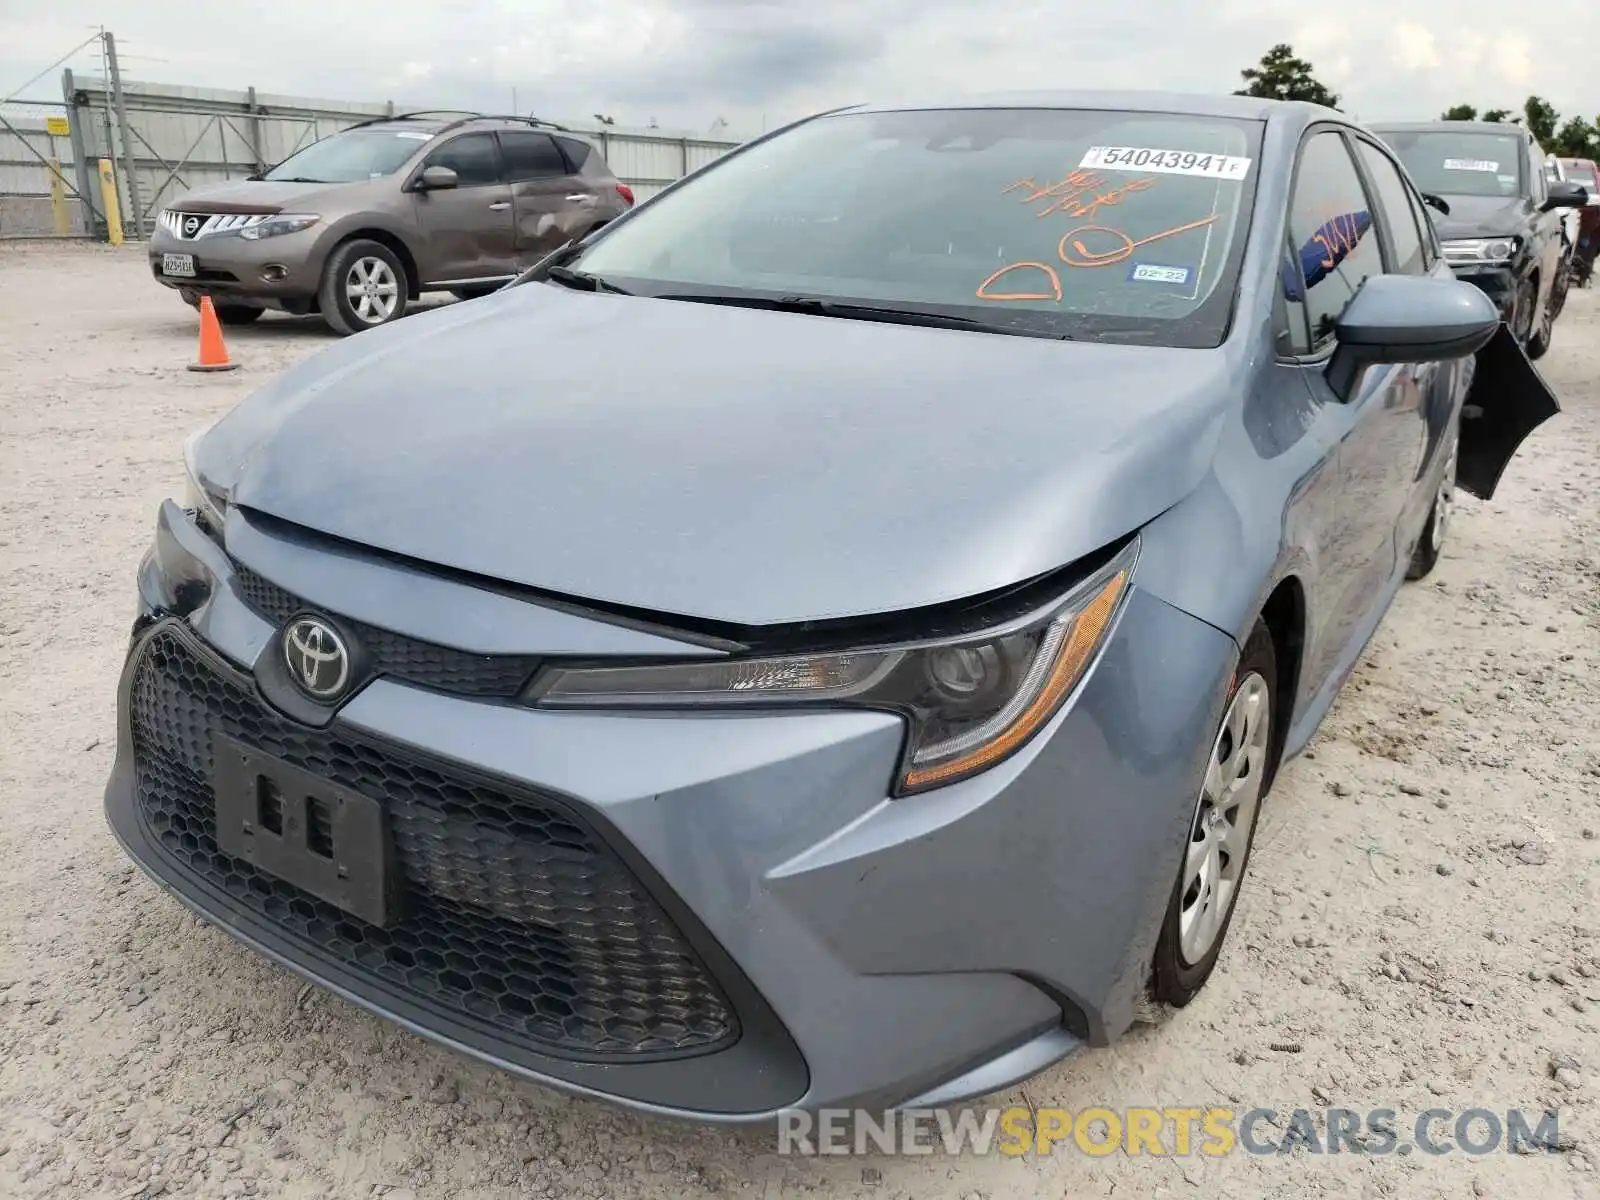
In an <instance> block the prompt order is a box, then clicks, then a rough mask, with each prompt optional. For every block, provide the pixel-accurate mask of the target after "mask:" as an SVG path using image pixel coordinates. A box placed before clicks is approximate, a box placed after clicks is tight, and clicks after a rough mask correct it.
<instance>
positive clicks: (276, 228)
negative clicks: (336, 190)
mask: <svg viewBox="0 0 1600 1200" xmlns="http://www.w3.org/2000/svg"><path fill="white" fill-rule="evenodd" d="M320 220H322V218H321V217H320V216H317V215H316V214H315V213H279V214H278V215H277V216H275V217H268V218H267V219H266V220H265V221H258V222H257V223H256V224H254V225H246V226H245V227H244V228H243V229H241V230H239V236H240V237H242V238H244V240H245V241H247V242H259V241H260V240H261V239H262V238H272V237H282V236H283V235H284V234H286V233H299V232H300V231H301V230H302V229H310V228H311V227H312V226H313V225H315V224H316V223H317V222H318V221H320Z"/></svg>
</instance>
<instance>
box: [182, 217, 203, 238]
mask: <svg viewBox="0 0 1600 1200" xmlns="http://www.w3.org/2000/svg"><path fill="white" fill-rule="evenodd" d="M183 232H184V233H185V234H187V235H188V236H189V237H193V236H194V235H195V234H196V233H198V232H200V218H199V217H185V218H184V219H183Z"/></svg>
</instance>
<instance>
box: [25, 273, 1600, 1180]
mask: <svg viewBox="0 0 1600 1200" xmlns="http://www.w3.org/2000/svg"><path fill="white" fill-rule="evenodd" d="M194 331H195V321H194V315H193V313H192V312H190V311H189V310H188V309H186V308H185V307H184V306H183V305H182V304H181V303H179V302H178V300H177V299H176V298H175V297H173V296H171V295H169V294H166V293H164V292H163V291H162V290H161V289H160V288H158V287H156V286H155V285H154V284H153V283H152V282H151V280H150V278H149V275H148V272H147V270H146V268H145V266H144V263H143V259H142V257H141V256H140V255H139V253H138V252H137V250H123V251H113V250H110V249H107V248H103V247H96V246H90V245H83V244H80V245H34V244H27V245H6V244H4V243H0V381H3V384H0V414H3V415H0V467H3V471H0V512H3V522H0V788H3V792H0V814H3V818H4V819H3V821H0V1195H4V1196H18V1197H43V1196H50V1197H58V1196H59V1197H77V1196H86V1197H87V1196H116V1197H133V1196H140V1195H156V1194H160V1193H162V1192H163V1191H166V1192H170V1193H175V1194H179V1195H185V1196H190V1195H193V1196H204V1197H213V1196H236V1195H256V1196H284V1197H299V1198H307V1197H313V1196H320V1197H327V1198H329V1200H333V1198H343V1197H358V1196H370V1195H383V1194H387V1195H388V1196H389V1197H390V1200H411V1198H413V1197H420V1198H427V1197H451V1198H454V1197H474V1198H475V1197H499V1196H529V1195H532V1196H575V1197H599V1196H618V1197H635V1196H651V1197H669V1196H670V1197H677V1196H696V1195H706V1196H750V1197H760V1198H761V1200H775V1198H777V1197H781V1196H794V1195H801V1194H814V1195H826V1196H842V1197H858V1196H859V1197H873V1198H875V1200H876V1198H881V1200H887V1198H889V1197H905V1198H909V1197H918V1198H922V1200H928V1198H933V1200H946V1198H948V1200H972V1198H973V1197H979V1198H982V1200H992V1198H994V1197H1001V1196H1012V1195H1017V1196H1033V1195H1038V1196H1047V1195H1048V1196H1069V1197H1080V1196H1109V1195H1112V1194H1115V1195H1118V1196H1127V1195H1138V1196H1161V1195H1170V1196H1188V1195H1190V1194H1193V1192H1194V1191H1195V1190H1196V1189H1199V1188H1201V1187H1207V1188H1211V1187H1218V1188H1222V1189H1225V1190H1226V1193H1227V1194H1230V1195H1250V1196H1261V1195H1272V1196H1350V1197H1368V1196H1402V1197H1413V1196H1416V1197H1424V1196H1440V1197H1446V1196H1448V1197H1467V1196H1473V1197H1476V1196H1492V1197H1498V1196H1504V1197H1535V1196H1537V1197H1541V1198H1545V1197H1565V1196H1569V1195H1573V1196H1597V1195H1600V1129H1597V1128H1596V1121H1595V1115H1596V1109H1595V1098H1596V1096H1597V1095H1600V1035H1597V1024H1600V869H1597V860H1600V840H1596V839H1597V832H1600V805H1597V804H1596V798H1597V796H1600V743H1597V741H1596V738H1595V726H1596V723H1597V717H1600V707H1597V704H1596V702H1595V696H1596V684H1595V681H1596V678H1597V675H1596V668H1597V665H1600V554H1597V551H1600V507H1597V504H1596V495H1597V494H1600V292H1593V291H1591V292H1584V293H1575V294H1574V295H1573V296H1572V299H1571V303H1570V305H1569V309H1568V313H1567V315H1566V316H1565V317H1564V318H1563V319H1562V322H1561V323H1560V325H1559V326H1558V327H1557V331H1556V336H1555V346H1554V349H1553V350H1552V351H1551V353H1550V355H1549V357H1548V358H1547V359H1546V360H1545V362H1544V363H1543V364H1542V365H1543V368H1544V370H1545V372H1546V375H1547V377H1548V378H1549V379H1550V380H1551V382H1552V383H1553V384H1554V385H1555V388H1556V390H1557V392H1558V393H1559V394H1560V395H1561V396H1562V398H1563V401H1564V402H1565V405H1566V412H1565V413H1564V414H1563V415H1562V416H1561V417H1560V418H1559V419H1558V420H1556V421H1554V422H1552V423H1550V424H1549V425H1547V426H1545V427H1544V428H1543V429H1542V430H1541V431H1540V432H1539V433H1538V434H1537V435H1536V436H1535V437H1534V438H1533V439H1531V440H1530V442H1529V443H1528V444H1527V445H1526V446H1525V447H1524V448H1523V452H1522V454H1521V455H1520V456H1519V457H1518V459H1517V461H1516V462H1515V463H1514V464H1513V466H1512V469H1511V471H1510V473H1509V475H1508V477H1507V479H1506V480H1505V482H1504V484H1503V486H1502V489H1501V492H1500V495H1499V497H1498V498H1497V499H1496V500H1495V501H1494V502H1493V503H1491V504H1481V503H1478V502H1476V501H1472V500H1470V499H1468V500H1464V501H1463V503H1462V505H1461V507H1460V515H1459V517H1458V519H1457V522H1456V524H1455V526H1454V529H1453V531H1452V540H1451V543H1450V545H1449V546H1448V547H1447V549H1446V554H1445V559H1444V562H1443V563H1442V564H1441V566H1440V568H1439V570H1438V572H1437V573H1436V574H1435V576H1434V577H1433V579H1431V580H1430V581H1428V582H1427V583H1425V584H1421V585H1412V586H1409V587H1407V588H1406V589H1405V590H1404V591H1403V593H1402V594H1401V596H1400V598H1399V600H1398V602H1397V603H1396V605H1395V607H1394V609H1393V611H1392V612H1391V613H1390V615H1389V617H1388V619H1387V620H1386V622H1385V623H1384V625H1383V626H1382V628H1381V629H1380V630H1379V632H1378V636H1377V638H1376V639H1375V641H1374V643H1373V645H1372V647H1371V649H1370V650H1369V652H1368V654H1367V656H1366V659H1365V661H1364V663H1363V664H1362V665H1361V667H1360V669H1359V670H1358V672H1357V673H1356V675H1355V676H1354V677H1353V678H1352V680H1351V681H1350V684H1349V686H1348V687H1347V688H1346V689H1345V692H1344V695H1343V697H1342V698H1341V699H1340V701H1339V703H1338V705H1337V706H1336V708H1335V709H1334V711H1333V713H1332V715H1331V716H1330V717H1329V719H1328V721H1327V723H1326V726H1325V727H1324V729H1323V731H1322V733H1321V735H1320V736H1319V737H1318V739H1317V741H1316V742H1315V744H1314V747H1313V749H1312V752H1311V753H1309V754H1308V755H1306V757H1305V758H1303V759H1302V760H1300V761H1298V762H1296V763H1295V764H1293V765H1292V766H1291V767H1289V768H1288V769H1287V770H1286V772H1285V773H1284V774H1283V775H1282V776H1281V777H1280V779H1279V782H1278V786H1277V788H1276V791H1275V793H1274V795H1273V797H1272V800H1271V803H1270V804H1269V805H1268V807H1267V809H1266V811H1265V813H1264V815H1263V818H1262V822H1263V823H1262V828H1261V830H1260V835H1259V837H1258V839H1257V843H1256V853H1255V857H1254V859H1253V862H1252V872H1251V878H1250V882H1249V884H1248V886H1247V887H1246V889H1245V893H1244V897H1243V900H1242V902H1241V907H1240V911H1239V914H1238V918H1237V920H1236V921H1235V924H1234V929H1233V935H1232V938H1231V940H1230V943H1229V947H1228V950H1227V953H1226V954H1225V955H1224V957H1223V961H1222V965H1221V969H1220V971H1219V973H1218V974H1217V975H1216V976H1215V977H1214V979H1213V981H1212V983H1211V986H1210V987H1209V988H1208V989H1207V991H1206V993H1205V994H1204V996H1203V997H1202V998H1201V999H1199V1000H1197V1001H1196V1002H1195V1003H1194V1004H1193V1005H1191V1006H1190V1007H1189V1008H1188V1009H1186V1010H1184V1011H1182V1012H1179V1013H1174V1014H1170V1015H1168V1014H1154V1015H1153V1017H1152V1020H1151V1022H1150V1024H1149V1025H1146V1026H1141V1027H1138V1028H1136V1029H1135V1030H1134V1031H1133V1033H1131V1034H1130V1035H1129V1036H1128V1037H1126V1038H1124V1039H1123V1040H1122V1041H1120V1042H1119V1043H1118V1044H1117V1045H1115V1046H1113V1047H1112V1048H1110V1049H1106V1050H1093V1051H1089V1052H1086V1053H1083V1054H1081V1055H1079V1056H1078V1057H1077V1058H1075V1059H1073V1060H1071V1061H1069V1062H1067V1063H1065V1064H1063V1065H1062V1066H1060V1067H1058V1068H1057V1069H1055V1070H1052V1071H1050V1072H1048V1073H1047V1074H1045V1075H1043V1076H1041V1077H1040V1078H1038V1079H1036V1080H1033V1081H1032V1082H1030V1083H1029V1084H1028V1085H1027V1088H1026V1092H1027V1100H1028V1101H1031V1103H1032V1104H1034V1105H1036V1106H1044V1105H1055V1104H1059V1105H1063V1106H1066V1107H1069V1108H1072V1109H1080V1108H1083V1107H1086V1106H1089V1105H1092V1104H1098V1105H1110V1106H1113V1107H1115V1106H1119V1105H1133V1104H1157V1105H1166V1106H1173V1105H1193V1106H1206V1105H1210V1104H1228V1105H1233V1106H1235V1107H1237V1108H1240V1109H1244V1108H1250V1107H1254V1106H1264V1107H1273V1108H1277V1109H1279V1110H1283V1111H1288V1110H1292V1109H1294V1108H1296V1107H1306V1108H1309V1109H1311V1110H1313V1111H1318V1110H1319V1109H1320V1108H1321V1107H1324V1106H1326V1105H1327V1104H1328V1103H1330V1102H1331V1103H1332V1104H1334V1105H1344V1106H1348V1107H1352V1108H1357V1109H1366V1108H1370V1107H1388V1108H1393V1109H1396V1110H1399V1111H1400V1112H1402V1113H1412V1114H1414V1113H1417V1112H1420V1111H1422V1110H1424V1109H1428V1108H1435V1107H1448V1108H1454V1109H1457V1110H1460V1109H1465V1108H1469V1107H1472V1106H1474V1105H1482V1106H1486V1107H1490V1108H1494V1109H1497V1110H1500V1111H1502V1112H1503V1111H1504V1110H1505V1109H1507V1108H1510V1107H1516V1106H1521V1107H1525V1108H1543V1107H1545V1106H1558V1107H1559V1109H1560V1112H1561V1130H1562V1135H1563V1136H1562V1139H1561V1151H1560V1152H1559V1153H1553V1154H1534V1155H1525V1156H1516V1155H1510V1154H1493V1155H1489V1156H1486V1157H1478V1158H1474V1157H1469V1156H1467V1155H1465V1154H1463V1153H1461V1152H1459V1151H1458V1152H1456V1153H1454V1154H1452V1155H1449V1156H1447V1157H1445V1158H1429V1159H1424V1158H1422V1157H1419V1156H1413V1157H1409V1158H1402V1157H1396V1156H1389V1157H1385V1158H1376V1159H1374V1158H1357V1157H1354V1156H1351V1155H1344V1156H1341V1157H1338V1158H1332V1157H1321V1158H1308V1157H1306V1156H1305V1155H1303V1154H1296V1155H1295V1156H1293V1157H1285V1158H1280V1159H1252V1158H1249V1157H1246V1156H1243V1155H1235V1156H1232V1157H1229V1158H1225V1159H1220V1160H1201V1159H1187V1160H1179V1159H1173V1158H1167V1159H1162V1158H1153V1157H1148V1156H1146V1157H1133V1158H1128V1157H1124V1156H1122V1155H1120V1154H1119V1155H1116V1156H1114V1157H1111V1158H1101V1159H1091V1158H1088V1157H1086V1156H1084V1155H1082V1154H1080V1153H1078V1152H1076V1151H1075V1150H1071V1149H1070V1148H1069V1149H1065V1150H1061V1151H1058V1152H1057V1153H1056V1154H1055V1155H1054V1156H1052V1157H1049V1158H1035V1157H1032V1156H1029V1157H1028V1158H1025V1159H1004V1158H1001V1157H999V1156H994V1157H986V1158H977V1157H971V1156H967V1157H948V1156H945V1155H942V1154H940V1155H934V1156H930V1157H901V1158H890V1157H885V1156H875V1157H869V1158H832V1159H808V1160H797V1159H792V1158H791V1159H780V1158H779V1157H778V1156H777V1155H776V1154H775V1153H774V1149H775V1143H774V1141H773V1140H772V1139H771V1137H770V1136H768V1135H763V1134H759V1133H753V1132H742V1133H730V1132H727V1131H723V1130H708V1129H700V1128H697V1127H693V1126H686V1125H677V1124H671V1123H666V1122H660V1121H652V1120H645V1119H641V1118H638V1117H634V1116H631V1115H626V1114H622V1113H619V1112H616V1111H613V1110H610V1109H608V1108H606V1107H604V1106H602V1105H598V1104H593V1103H588V1102H582V1101H574V1100H569V1099H565V1098H563V1097H560V1096H558V1095H556V1094H554V1093H551V1092H547V1091H544V1090H542V1089H539V1088H535V1087H532V1086H528V1085H524V1084H521V1083H519V1082H516V1081H514V1080H513V1079H511V1078H510V1077H509V1076H506V1075H502V1074H499V1073H496V1072H494V1071H492V1070H488V1069H486V1068H482V1067H480V1066H477V1065H476V1064H473V1063H470V1062H468V1061H466V1060H464V1059H460V1058H457V1057H455V1056H453V1055H451V1054H449V1053H446V1052H444V1051H441V1050H438V1049H435V1048H433V1047H431V1046H430V1045H428V1044H426V1043H424V1042H422V1041H420V1040H419V1039H417V1038H415V1037H413V1036H411V1035H409V1034H407V1033H404V1032H402V1031H401V1030H399V1029H396V1028H394V1027H392V1026H390V1025H387V1024H385V1023H384V1022H382V1021H379V1020H376V1019H374V1018H372V1017H369V1016H366V1015H365V1014H363V1013H361V1012H359V1011H357V1010H356V1009H354V1008H353V1007H351V1006H350V1005H348V1004H346V1003H344V1002H342V1001H340V1000H338V999H336V998H334V997H333V996H331V995H328V994H325V993H324V992H322V991H320V990H318V989H314V988H310V987H306V986H303V985H302V984H301V983H300V982H299V981H298V980H297V979H295V978H293V977H292V976H290V975H289V974H287V973H286V972H284V971H281V970H279V969H278V968H276V967H274V966H271V965H269V964H268V963H266V962H265V961H263V960H262V959H260V958H258V957H256V956H255V955H254V954H252V953H250V952H248V951H246V950H244V949H242V948H240V947H239V946H236V945H235V944H234V943H233V942H231V941H230V940H229V939H228V938H226V937H225V936H223V935H222V934H220V933H217V932H215V931H213V930H211V929H209V928H207V927H205V926H204V925H202V924H200V923H199V922H198V921H197V920H195V919H194V918H193V917H191V916H189V915H187V913H186V912H185V910H183V909H182V908H180V907H179V905H178V904H177V903H176V902H174V901H173V900H171V899H169V898H167V897H166V896H165V895H163V894H162V893H161V892H159V891H158V889H157V888H156V887H155V886H154V885H153V884H151V883H149V882H148V881H147V880H145V879H144V877H143V876H142V875H140V874H138V873H137V872H136V871H135V870H134V869H133V868H132V867H131V866H130V865H129V864H128V863H127V862H126V861H125V860H124V859H123V857H122V855H121V853H120V852H119V851H118V849H117V848H116V847H115V845H114V844H113V842H112V840H111V838H110V836H109V834H108V833H107V831H106V829H105V827H104V825H103V823H102V820H101V815H100V796H101V787H102V785H103V782H104V779H105V776H106V773H107V770H108V768H109V766H110V763H111V757H112V742H113V718H114V707H115V705H114V697H113V691H114V684H115V681H116V678H117V672H118V668H119V666H120V662H121V658H122V654H123V648H124V643H125V639H126V634H127V625H128V622H129V620H130V618H131V615H132V603H133V600H132V576H133V571H134V567H135V564H136V563H137V561H138V558H139V555H140V553H141V552H142V550H143V548H144V546H145V544H146V542H147V540H148V538H149V534H150V528H151V521H152V516H153V513H154V511H155V507H156V505H157V503H158V502H159V501H160V500H161V499H162V498H163V497H164V496H167V495H170V494H175V493H176V491H177V489H178V488H179V487H180V476H181V468H180V465H179V453H178V451H179V442H180V439H181V437H182V435H183V434H184V433H186V432H187V431H188V430H189V429H191V428H192V427H194V426H196V425H199V424H200V423H202V422H204V421H206V420H209V419H210V418H212V417H214V416H216V415H218V414H220V413H221V412H223V411H224V410H225V409H226V408H228V407H229V406H230V405H231V404H233V403H234V402H235V401H237V400H238V399H240V398H241V397H243V396H244V395H245V394H247V393H248V392H249V391H251V390H252V389H254V388H256V387H257V386H259V385H260V384H262V383H263V382H264V381H266V380H267V379H268V378H270V377H271V375H272V374H273V373H274V372H276V371H278V370H280V369H282V368H283V367H285V366H287V365H289V364H290V363H292V362H295V361H297V360H299V359H300V358H303V357H304V356H305V355H308V354H311V353H314V352H315V351H316V350H318V349H319V348H321V347H324V346H326V345H328V344H329V335H327V334H326V333H325V332H324V331H323V330H322V329H321V328H320V327H319V326H318V325H317V324H316V323H315V322H310V321H295V320H289V319H286V318H279V317H268V318H267V319H266V320H264V321H263V322H261V323H260V324H258V325H256V326H254V327H251V328H248V329H240V330H233V331H229V333H228V343H229V347H230V349H231V351H232V353H233V355H234V357H235V358H236V359H237V360H238V361H239V362H240V363H241V364H242V369H241V370H239V371H236V372H233V373H231V374H225V375H209V376H206V375H195V374H191V373H188V372H186V371H184V370H183V366H184V364H185V363H186V362H187V361H188V360H189V359H190V358H191V357H192V354H193V350H194V340H193V339H194ZM1563 1056H1564V1057H1563ZM1020 1098H1021V1092H1020V1090H1017V1091H1013V1092H1012V1093H1010V1094H1009V1095H1006V1096H1003V1097H998V1098H997V1101H999V1102H1003V1103H1007V1104H1010V1103H1016V1102H1019V1100H1020Z"/></svg>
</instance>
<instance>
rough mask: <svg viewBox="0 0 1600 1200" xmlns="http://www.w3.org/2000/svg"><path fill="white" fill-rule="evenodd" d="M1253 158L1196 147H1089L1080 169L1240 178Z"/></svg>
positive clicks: (1247, 171) (1248, 167) (1247, 172)
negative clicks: (1176, 148)
mask: <svg viewBox="0 0 1600 1200" xmlns="http://www.w3.org/2000/svg"><path fill="white" fill-rule="evenodd" d="M1252 161H1253V160H1252V159H1248V158H1236V157H1235V156H1233V155H1231V154H1202V153H1200V152H1199V151H1198V150H1157V149H1155V148H1153V147H1149V146H1090V147H1089V151H1088V153H1087V154H1085V155H1084V156H1083V161H1082V162H1081V163H1079V164H1078V166H1079V167H1080V168H1091V169H1096V168H1097V169H1100V170H1106V171H1153V172H1155V173H1156V174H1158V175H1207V176H1210V177H1211V178H1212V179H1235V180H1238V179H1243V178H1244V177H1245V176H1246V175H1248V174H1249V173H1250V163H1251V162H1252Z"/></svg>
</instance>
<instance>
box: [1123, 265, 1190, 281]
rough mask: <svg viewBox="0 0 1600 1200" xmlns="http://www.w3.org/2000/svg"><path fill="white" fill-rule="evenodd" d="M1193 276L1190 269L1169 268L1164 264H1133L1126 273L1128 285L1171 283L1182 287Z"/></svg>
mask: <svg viewBox="0 0 1600 1200" xmlns="http://www.w3.org/2000/svg"><path fill="white" fill-rule="evenodd" d="M1193 274H1194V271H1193V269H1192V268H1190V267H1171V266H1168V265H1167V264H1165V263H1135V264H1134V266H1133V270H1131V271H1129V272H1128V282H1129V283H1171V284H1176V285H1178V286H1179V287H1182V286H1183V285H1184V284H1186V283H1188V282H1189V277H1190V276H1191V275H1193Z"/></svg>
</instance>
